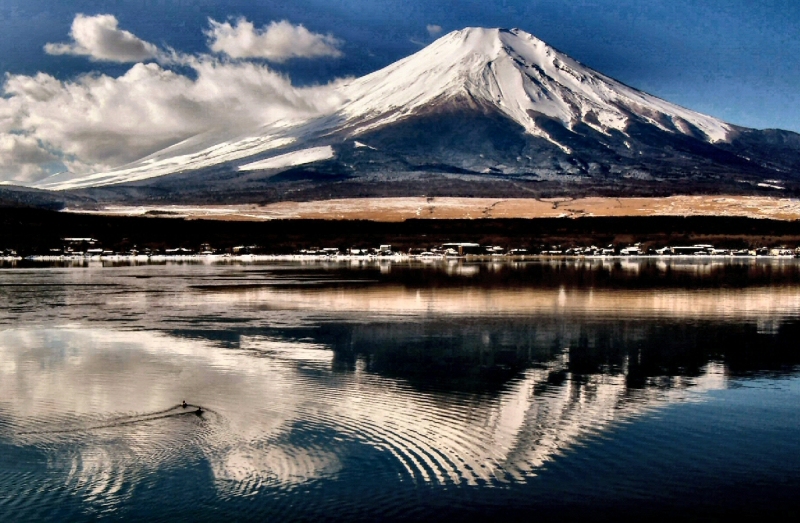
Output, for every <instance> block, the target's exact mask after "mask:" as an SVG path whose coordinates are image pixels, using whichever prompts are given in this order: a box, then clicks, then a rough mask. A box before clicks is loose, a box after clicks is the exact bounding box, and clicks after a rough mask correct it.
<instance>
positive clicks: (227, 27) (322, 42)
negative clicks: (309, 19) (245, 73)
mask: <svg viewBox="0 0 800 523" xmlns="http://www.w3.org/2000/svg"><path fill="white" fill-rule="evenodd" d="M208 21H209V23H210V24H211V28H210V29H209V30H208V31H206V36H207V37H208V46H209V48H210V49H211V50H212V51H213V52H215V53H222V54H226V55H228V56H230V57H231V58H265V59H267V60H270V61H273V62H284V61H286V60H289V59H290V58H317V57H323V56H330V57H334V58H335V57H339V56H342V52H341V51H340V50H339V46H341V44H342V42H341V41H340V40H339V39H337V38H334V37H333V36H332V35H330V34H328V35H323V34H319V33H312V32H311V31H309V30H308V29H306V28H305V27H303V26H302V25H292V24H291V23H289V22H287V21H286V20H283V21H280V22H271V23H270V24H269V25H268V26H265V27H262V28H261V29H257V28H256V27H255V26H254V25H253V24H252V22H249V21H247V20H246V19H244V18H239V19H237V20H236V22H235V24H234V25H231V23H230V22H217V21H216V20H213V19H211V18H209V20H208Z"/></svg>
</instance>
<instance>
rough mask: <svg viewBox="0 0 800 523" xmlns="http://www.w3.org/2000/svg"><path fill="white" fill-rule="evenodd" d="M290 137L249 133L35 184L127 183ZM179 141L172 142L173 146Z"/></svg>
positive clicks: (263, 147) (235, 157)
mask: <svg viewBox="0 0 800 523" xmlns="http://www.w3.org/2000/svg"><path fill="white" fill-rule="evenodd" d="M294 141H295V139H294V138H277V137H275V136H273V135H268V136H257V137H249V138H245V139H243V140H239V141H236V142H232V143H229V142H223V143H220V144H218V145H214V146H212V147H209V148H207V149H203V150H201V151H200V152H197V153H192V154H179V155H177V156H169V155H168V154H164V152H161V153H158V154H157V155H153V156H151V157H148V158H145V159H144V160H140V161H138V162H136V163H134V164H132V165H131V166H130V167H123V168H120V169H117V170H114V171H111V172H101V173H94V174H89V175H86V176H82V177H80V178H77V179H64V178H66V176H69V174H68V173H67V174H66V175H64V174H57V175H54V176H51V177H49V178H46V179H44V180H42V182H40V183H39V184H38V187H40V188H42V189H51V190H64V189H81V188H85V187H100V186H103V185H112V184H117V183H130V182H137V181H141V180H146V179H148V178H154V177H157V176H164V175H167V174H174V173H178V172H181V171H186V170H193V169H201V168H203V167H211V166H214V165H218V164H221V163H225V162H230V161H233V160H239V159H241V158H246V157H248V156H252V155H253V154H258V153H260V152H265V151H269V150H270V149H277V148H279V147H284V146H286V145H289V144H291V143H292V142H294ZM180 145H182V144H176V145H175V146H173V147H172V148H176V147H178V146H180ZM172 148H170V149H172ZM60 178H61V179H60Z"/></svg>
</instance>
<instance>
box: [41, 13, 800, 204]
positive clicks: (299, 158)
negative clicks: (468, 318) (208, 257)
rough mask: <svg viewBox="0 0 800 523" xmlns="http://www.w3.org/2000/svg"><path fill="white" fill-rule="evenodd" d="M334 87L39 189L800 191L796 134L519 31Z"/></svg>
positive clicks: (450, 47)
mask: <svg viewBox="0 0 800 523" xmlns="http://www.w3.org/2000/svg"><path fill="white" fill-rule="evenodd" d="M337 90H338V91H337V92H338V94H339V95H340V96H341V97H342V99H343V100H344V102H342V104H341V105H340V106H339V107H338V108H337V109H336V110H335V111H332V112H331V113H329V114H324V115H321V116H318V117H315V118H310V119H306V120H299V121H294V122H279V123H277V124H272V125H268V126H266V127H264V128H262V129H260V130H259V132H258V133H252V134H250V135H248V136H243V137H242V136H240V137H238V138H232V139H230V138H229V139H223V138H217V137H215V135H214V134H213V133H209V134H208V135H207V136H205V137H198V138H196V139H189V140H187V141H185V142H184V143H182V144H176V145H174V146H172V147H170V148H167V149H165V150H163V151H160V152H159V153H155V154H153V155H150V156H149V157H147V158H144V159H142V160H140V161H138V162H134V163H133V164H130V165H128V166H123V167H122V168H119V169H116V170H113V171H110V172H108V173H94V174H89V175H86V176H75V175H69V174H62V175H55V176H53V177H50V178H48V179H46V180H44V181H43V182H41V183H39V184H38V185H37V187H39V188H44V189H55V190H85V191H89V192H92V191H94V192H95V193H97V194H101V193H102V194H106V195H112V196H113V195H115V194H116V195H117V196H116V197H118V198H121V199H125V198H129V197H131V196H130V195H131V194H132V193H136V194H138V196H137V197H142V196H145V197H147V194H146V193H147V192H148V191H150V192H152V193H153V194H156V193H157V194H159V195H161V196H163V195H165V194H167V195H172V197H177V198H180V197H182V195H183V196H185V195H186V194H188V193H191V194H194V195H195V196H193V197H197V198H200V199H202V194H203V193H204V192H206V193H212V192H215V191H219V190H223V189H224V188H226V187H227V189H228V190H229V191H231V192H232V193H233V192H235V190H239V191H240V192H241V191H245V192H246V191H248V190H252V191H256V192H260V194H261V195H262V196H263V197H264V198H266V199H276V198H277V199H281V198H284V199H285V198H287V197H288V198H293V197H303V196H299V195H301V194H306V195H307V196H308V197H316V196H314V195H318V194H320V193H322V194H324V192H325V187H334V186H336V187H335V190H333V189H332V192H336V193H337V194H338V195H340V196H341V195H345V196H347V195H348V190H350V189H353V190H354V191H355V192H356V193H358V192H359V191H363V187H364V186H365V185H366V186H368V185H370V184H373V185H382V186H384V185H385V186H386V187H385V188H384V189H378V190H377V192H378V193H382V192H388V193H390V194H391V193H392V191H393V189H392V188H391V186H392V184H395V185H394V187H395V188H398V190H399V187H400V186H399V185H397V184H398V183H400V182H402V185H404V188H402V190H400V193H403V194H400V193H398V194H397V195H406V194H408V195H410V194H411V193H414V194H422V193H424V192H430V188H431V187H434V186H435V189H434V192H435V193H437V194H438V195H442V196H444V195H447V194H446V193H447V190H448V189H447V188H448V186H452V187H455V186H459V187H462V186H464V185H469V184H475V185H476V186H482V188H479V189H478V190H476V192H477V193H481V194H483V193H484V192H485V191H484V189H486V190H487V191H488V192H491V191H492V190H495V189H487V187H488V186H489V185H498V184H503V183H512V184H522V185H526V186H528V188H527V190H528V191H532V192H536V191H542V190H544V191H551V192H552V191H553V190H556V191H558V190H562V191H565V192H570V191H578V192H580V191H589V192H592V191H594V192H598V193H602V192H610V193H614V192H615V191H617V192H619V193H621V194H624V193H625V191H626V190H628V191H632V192H636V193H638V191H640V190H645V192H646V191H647V190H648V189H646V188H645V189H642V187H644V186H648V187H650V189H649V190H652V191H653V193H654V194H661V193H670V192H692V191H701V192H707V191H713V190H714V188H715V187H716V190H719V191H721V192H733V193H737V192H743V191H744V192H746V191H760V190H766V189H769V190H775V191H786V194H793V193H794V192H795V191H797V190H798V188H800V187H798V185H797V172H798V169H800V135H797V134H796V133H791V132H789V131H780V130H777V131H772V130H766V131H758V130H753V129H747V128H743V127H739V126H735V125H732V124H728V123H726V122H723V121H722V120H719V119H717V118H714V117H711V116H707V115H704V114H701V113H698V112H695V111H692V110H690V109H686V108H683V107H680V106H678V105H675V104H672V103H670V102H667V101H665V100H662V99H660V98H657V97H655V96H652V95H649V94H647V93H644V92H643V91H640V90H637V89H635V88H633V87H629V86H627V85H625V84H623V83H621V82H618V81H617V80H614V79H612V78H610V77H608V76H605V75H603V74H602V73H599V72H597V71H594V70H592V69H591V68H589V67H586V66H584V65H583V64H581V63H580V62H578V61H576V60H574V59H572V58H570V57H569V56H567V55H566V54H564V53H561V52H559V51H558V50H556V49H554V48H552V47H550V46H549V45H547V44H546V43H544V42H543V41H541V40H539V39H538V38H536V37H535V36H533V35H531V34H529V33H526V32H524V31H522V30H519V29H484V28H466V29H462V30H459V31H454V32H452V33H449V34H447V35H445V36H443V37H442V38H440V39H438V40H436V41H435V42H434V43H432V44H431V45H429V46H428V47H426V48H424V49H422V50H421V51H419V52H417V53H415V54H413V55H411V56H409V57H406V58H404V59H402V60H400V61H398V62H395V63H394V64H391V65H389V66H387V67H386V68H384V69H381V70H379V71H376V72H373V73H371V74H368V75H366V76H363V77H361V78H356V79H353V80H350V81H348V82H344V83H342V84H341V85H339V86H338V87H337ZM220 136H221V135H220ZM204 140H205V141H204ZM215 140H216V142H215ZM208 143H211V144H212V145H211V146H207V145H208ZM359 144H360V145H359ZM321 148H329V149H330V151H331V154H330V155H323V156H320V155H319V152H320V150H321ZM326 150H327V149H326ZM276 158H277V159H278V160H277V161H276V160H275V159H276ZM287 158H291V160H286V159H287ZM270 159H271V160H273V161H267V162H264V160H270ZM281 162H284V163H283V164H282V163H281ZM259 165H267V166H269V167H266V168H259V167H258V166H259ZM254 166H255V167H254ZM422 178H425V180H426V181H422ZM387 184H388V185H387ZM760 184H761V185H760ZM339 185H341V186H342V187H339ZM415 185H416V189H415V188H414V186H415ZM100 189H102V190H100ZM97 191H100V192H99V193H98V192H97ZM415 191H416V192H415ZM468 191H469V189H467V192H468ZM367 192H369V191H367ZM455 192H463V191H462V189H458V190H457V191H455ZM126 195H127V196H126ZM453 195H462V194H453ZM161 196H159V197H161ZM153 197H155V196H153ZM166 197H169V196H166Z"/></svg>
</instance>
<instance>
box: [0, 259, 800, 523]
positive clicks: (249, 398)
mask: <svg viewBox="0 0 800 523" xmlns="http://www.w3.org/2000/svg"><path fill="white" fill-rule="evenodd" d="M659 264H661V265H663V262H652V261H642V262H636V263H631V262H628V263H627V264H619V263H617V264H606V265H603V264H588V265H587V264H583V265H582V264H578V263H568V264H564V263H550V264H548V263H530V264H524V265H516V266H514V265H510V264H464V263H460V264H443V265H434V266H416V265H404V264H399V265H394V266H391V267H388V269H387V267H386V266H385V265H384V266H381V265H380V264H375V265H370V264H365V265H363V266H361V265H360V266H356V267H351V266H342V265H337V264H329V265H320V264H317V265H304V266H301V265H295V264H286V265H245V266H230V265H220V266H207V265H167V266H143V267H107V268H102V267H101V268H86V269H83V268H71V269H58V268H51V269H35V270H34V269H13V270H7V271H0V284H2V286H0V298H2V299H3V300H4V303H6V304H8V306H7V307H6V308H5V309H4V310H2V311H0V329H2V330H0V455H3V456H7V457H8V458H7V459H6V458H4V459H6V460H7V461H8V463H6V464H5V465H7V466H5V467H4V470H3V471H2V472H0V492H7V493H8V494H0V514H4V513H9V514H11V513H13V515H14V516H15V517H16V518H18V519H20V520H23V519H41V518H42V517H43V516H45V519H47V518H52V519H71V520H74V519H82V518H91V517H95V516H98V515H103V514H123V515H128V516H136V517H146V516H147V515H148V513H147V508H145V507H143V506H142V504H141V502H142V500H147V503H149V504H150V506H151V507H152V510H157V511H158V512H157V513H158V514H160V515H161V514H164V515H165V517H173V518H175V517H177V518H183V519H193V517H192V516H193V515H195V516H196V515H197V513H196V512H192V510H195V509H196V508H197V507H196V506H194V505H193V504H196V503H202V504H204V505H207V506H208V507H207V508H208V509H209V510H212V512H211V513H208V512H206V513H203V514H205V516H204V517H207V518H210V519H214V516H213V514H215V512H213V510H225V511H226V512H229V513H231V514H238V515H239V516H241V517H243V518H245V519H246V518H247V517H255V515H259V516H264V515H271V516H274V517H276V518H283V519H311V518H314V517H316V516H318V515H319V514H328V515H330V514H331V511H333V512H335V516H334V517H335V518H336V519H362V518H363V519H371V518H376V517H380V518H384V519H395V518H405V517H408V516H409V514H411V515H413V514H415V512H414V511H415V510H418V511H420V512H419V513H418V514H417V516H421V515H424V514H427V515H428V516H430V515H431V514H437V512H436V507H439V509H441V510H445V507H446V506H447V503H451V504H455V505H456V506H461V507H462V508H464V507H466V508H465V510H470V511H477V512H479V513H481V512H482V511H496V510H499V508H498V507H499V506H502V507H504V508H503V510H509V511H511V513H514V512H513V509H514V508H517V509H519V510H524V509H532V508H534V507H536V506H537V503H538V504H539V505H544V506H547V504H548V501H547V500H548V499H549V500H550V501H549V502H550V503H553V504H556V505H558V504H559V503H562V504H563V503H569V502H570V501H573V502H574V501H579V500H583V501H585V500H584V498H582V497H581V496H589V497H590V498H591V497H592V496H596V497H608V496H609V494H607V493H606V494H603V493H604V492H605V490H604V489H611V488H612V487H611V486H607V485H604V484H600V483H602V482H600V483H598V482H591V481H589V480H579V479H575V478H573V482H572V483H570V481H569V478H565V477H560V479H559V478H556V480H555V481H552V480H551V481H550V482H548V484H547V485H544V484H541V483H537V482H536V478H538V477H541V476H542V475H543V474H544V475H548V474H549V475H550V476H552V475H553V474H555V473H554V472H553V471H554V470H555V471H557V470H560V469H559V467H564V466H573V467H579V470H581V471H582V475H585V476H586V477H587V478H591V477H595V476H597V474H600V472H599V468H601V467H603V466H607V465H608V464H604V465H601V464H600V463H599V462H597V464H596V465H594V464H593V462H592V461H591V460H589V461H586V459H587V458H585V457H583V458H582V456H588V455H591V452H590V451H589V450H584V449H587V448H591V447H592V445H600V444H601V443H598V442H603V441H614V438H615V436H614V435H615V434H617V433H618V432H619V431H621V430H623V428H624V427H630V428H629V429H627V430H635V429H636V428H637V427H647V426H649V424H650V423H654V422H655V421H654V420H657V419H658V416H657V415H656V413H658V412H662V411H663V412H666V413H669V412H672V411H671V410H668V408H669V407H672V406H680V405H684V406H685V407H684V408H688V406H689V405H697V407H696V408H697V409H700V408H704V407H701V406H702V405H717V403H716V402H715V401H714V399H715V398H717V397H718V394H721V393H726V391H727V392H728V393H729V392H730V391H736V390H738V389H740V388H742V387H744V389H747V390H749V388H748V387H750V385H748V384H767V386H766V388H762V387H761V386H760V385H759V386H758V387H755V389H754V390H758V391H762V390H778V391H782V392H781V393H782V394H785V395H788V396H787V397H788V398H789V399H790V400H791V399H792V398H794V399H796V397H797V394H798V385H797V382H798V380H797V370H798V365H800V351H798V350H797V349H796V340H797V339H798V334H800V322H798V317H800V315H798V312H800V272H799V271H798V267H800V266H798V265H797V263H796V262H793V261H788V262H780V263H774V262H772V263H763V262H762V263H751V262H746V263H742V264H736V263H728V264H716V265H710V264H709V265H703V264H696V266H695V265H693V264H691V263H675V264H673V265H674V266H666V267H665V266H661V265H659ZM634 265H635V267H634ZM746 282H749V285H747V284H745V283H746ZM753 393H754V394H755V392H753ZM761 393H762V392H758V394H761ZM776 394H777V393H776ZM182 399H186V400H187V401H189V402H190V403H193V404H199V405H203V407H204V408H206V409H207V412H206V413H205V414H204V415H203V416H196V415H193V414H192V412H191V409H188V410H186V411H184V410H183V409H180V407H179V406H177V407H176V404H177V403H179V402H180V400H182ZM773 399H774V398H773ZM767 403H768V402H767ZM767 403H764V404H767ZM780 405H783V403H780ZM789 405H791V402H790V404H789ZM796 405H797V403H796V402H794V407H781V408H782V409H783V410H782V411H781V412H780V416H777V417H776V418H775V419H773V418H772V417H766V415H764V416H765V418H764V419H762V420H761V422H762V423H763V424H764V427H765V428H764V429H763V430H768V431H769V434H771V435H772V440H771V441H770V442H769V446H770V447H771V448H772V449H774V452H776V453H780V454H781V455H780V456H778V455H775V456H772V455H763V454H762V452H763V449H762V448H761V447H758V449H756V448H754V447H752V446H751V447H748V445H753V444H752V443H748V442H747V438H743V437H742V436H741V434H740V435H738V436H735V437H734V436H731V437H730V438H729V440H726V439H725V438H724V437H721V436H720V435H719V434H720V429H719V427H720V425H714V424H713V423H710V424H709V425H708V426H704V425H703V423H701V424H700V425H698V426H695V427H693V429H692V434H691V435H686V434H681V435H680V436H679V435H676V434H672V435H670V434H671V433H670V432H669V431H668V430H667V431H665V432H664V434H666V435H663V434H662V433H661V432H658V431H655V432H651V433H647V434H646V436H647V437H645V438H644V439H641V440H637V441H636V442H635V443H634V444H633V447H632V448H629V449H625V450H621V449H618V450H617V451H616V453H612V455H611V456H606V458H604V459H612V460H613V461H614V463H615V466H616V467H618V468H619V469H620V470H621V471H622V472H619V474H620V476H619V478H617V479H614V480H611V479H609V481H610V484H611V485H614V487H613V495H611V498H613V499H616V498H615V497H619V498H621V499H628V498H631V499H649V503H653V502H662V503H668V502H669V503H671V502H672V501H674V500H673V498H672V497H671V496H689V497H691V496H692V492H693V491H694V490H695V489H699V490H703V489H704V488H711V489H712V490H713V489H718V486H714V485H706V484H702V481H706V482H711V481H712V480H711V479H709V476H703V474H700V475H698V476H697V477H698V478H699V479H696V480H693V481H697V482H700V483H698V484H692V483H674V482H672V481H673V479H670V478H671V476H670V474H672V475H674V474H675V471H674V470H673V471H671V472H670V474H667V476H664V477H663V478H661V479H658V478H659V477H660V476H658V474H655V475H654V477H655V478H656V479H653V480H648V482H649V481H654V482H655V484H656V487H657V488H656V489H655V490H651V488H652V487H653V485H651V484H650V483H648V482H645V483H643V484H639V483H637V481H638V480H637V481H633V480H632V478H628V477H626V476H625V472H624V470H626V468H629V469H630V470H631V471H632V472H630V473H631V474H635V473H634V472H633V470H634V469H636V468H637V467H639V466H641V464H642V463H652V466H654V467H657V466H659V465H658V464H662V465H661V466H668V464H670V463H671V462H672V460H674V459H678V458H676V457H675V456H676V455H678V454H680V452H678V451H677V450H676V446H678V447H680V445H681V440H683V439H684V438H687V439H686V441H689V440H691V441H694V444H695V445H696V446H697V449H696V452H697V453H699V454H702V455H707V456H718V453H719V452H720V450H718V449H717V447H719V446H721V447H722V448H723V449H724V448H729V449H730V448H735V449H737V450H738V452H739V453H742V451H743V450H744V454H743V455H741V456H739V458H740V459H739V460H737V459H734V460H732V461H731V464H730V465H729V467H730V470H726V471H725V473H726V474H733V475H734V476H736V475H740V476H741V477H743V478H744V477H748V476H750V475H752V473H753V471H751V470H749V469H748V468H747V467H749V466H752V464H753V463H754V462H759V463H761V466H767V465H769V466H772V467H773V468H774V470H773V472H774V473H775V474H776V475H777V476H778V477H781V478H785V477H786V476H785V475H786V474H789V473H790V472H788V471H790V470H793V469H792V467H794V466H796V465H797V459H795V458H791V459H789V458H787V457H786V456H785V452H790V453H793V454H792V455H794V456H796V455H797V452H795V451H796V450H800V449H798V448H797V447H798V445H797V442H796V441H795V438H793V437H791V436H790V434H791V433H794V432H791V431H795V432H796V429H797V428H800V421H798V412H797V407H796ZM762 407H763V405H762ZM715 408H718V410H715V411H714V412H715V413H716V414H715V416H720V414H719V413H721V412H726V411H725V410H724V408H723V406H719V407H715ZM776 408H777V407H776ZM665 409H667V410H665ZM719 409H721V410H719ZM787 409H788V410H787ZM691 412H694V411H691ZM728 414H730V415H731V419H730V420H726V421H725V423H732V424H733V425H736V424H737V423H745V421H744V420H741V421H736V420H738V419H739V418H738V417H737V414H736V413H733V414H731V413H728ZM665 415H666V414H665ZM687 416H688V415H687ZM681 419H683V418H681ZM778 419H779V420H780V421H777V420H778ZM725 423H723V424H722V425H721V426H722V427H725V426H726V425H725ZM715 427H716V428H715ZM790 429H791V431H790ZM642 430H644V429H642ZM662 430H663V428H662ZM723 432H724V431H723ZM675 438H680V439H675ZM703 438H705V439H703ZM720 438H721V439H720ZM740 438H741V439H740ZM726 445H727V447H726ZM792 445H794V447H792ZM748 449H750V452H751V454H749V455H748V454H747V451H748ZM587 453H588V454H587ZM689 455H690V456H691V453H690V454H689ZM686 459H688V458H686ZM692 459H696V458H692ZM575 460H577V461H575ZM715 466H716V465H715ZM681 467H683V468H684V469H686V470H691V464H690V463H688V462H687V463H685V464H682V465H681ZM712 469H713V467H710V468H709V469H708V474H709V475H710V477H713V476H714V474H716V472H714V471H713V470H712ZM769 470H772V469H769ZM759 473H761V474H763V470H762V471H760V472H759ZM550 476H548V477H550ZM737 477H738V476H737ZM769 477H770V476H768V479H769ZM794 477H795V478H796V473H795V476H794ZM704 478H705V479H704ZM187 480H191V481H192V485H195V486H193V487H191V488H190V489H189V491H188V492H187V491H185V487H179V486H178V485H184V482H185V481H187ZM659 481H661V482H662V483H659ZM761 481H762V483H763V482H764V481H766V480H763V479H762V480H761ZM573 483H574V484H573ZM766 484H767V485H770V486H772V484H771V483H769V482H768V481H767V483H766ZM548 485H549V486H548ZM488 486H495V487H503V489H501V490H499V491H491V490H486V489H485V487H488ZM453 488H455V490H452V489H453ZM464 488H467V489H476V490H474V491H472V492H473V493H472V494H469V493H468V492H470V491H464V490H462V489H464ZM509 489H510V490H509ZM515 489H521V490H519V492H518V493H517V494H514V493H515V492H517V490H515ZM525 489H534V490H533V491H526V490H525ZM659 489H660V490H659ZM367 492H369V493H371V495H370V496H366V497H365V493H367ZM521 492H529V493H530V492H533V493H534V494H536V493H538V495H535V496H533V497H532V498H530V499H527V498H526V501H520V500H519V499H518V494H519V493H521ZM333 493H335V494H333ZM425 493H430V496H431V497H430V498H427V497H426V496H427V494H425ZM459 493H461V494H459ZM503 493H506V494H503ZM505 495H508V496H512V497H511V498H508V499H507V498H504V497H503V496H505ZM298 496H301V497H302V499H303V500H304V501H303V503H301V504H300V505H298V501H297V500H298V499H300V498H298ZM421 496H422V497H421ZM482 496H483V497H482ZM542 496H544V497H545V498H546V499H545V498H543V497H542ZM775 496H779V494H775ZM509 499H516V501H512V502H510V501H509ZM586 499H588V498H586ZM743 499H744V498H743ZM245 500H250V501H245ZM670 500H672V501H670ZM772 501H774V499H773V500H772ZM740 502H744V501H742V500H740ZM439 503H442V504H443V505H441V506H439V505H438V504H439ZM412 506H413V507H414V508H413V509H412V508H411V507H412ZM732 506H733V505H732ZM43 507H49V508H50V510H51V511H50V512H47V511H46V510H45V511H44V512H42V511H43ZM187 510H189V512H187ZM253 510H255V512H251V511H253ZM170 511H173V512H170ZM409 511H411V512H409ZM47 514H49V515H47ZM209 514H211V515H209ZM247 514H250V515H249V516H246V515H247ZM170 515H171V516H170ZM217 515H219V514H217ZM426 517H427V516H426ZM432 517H433V516H432ZM445 519H446V518H445Z"/></svg>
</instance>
